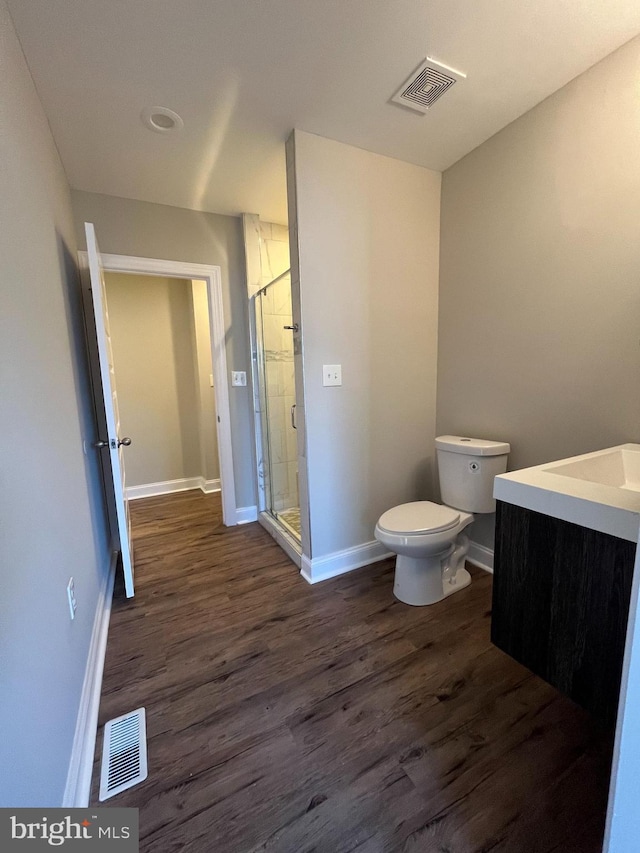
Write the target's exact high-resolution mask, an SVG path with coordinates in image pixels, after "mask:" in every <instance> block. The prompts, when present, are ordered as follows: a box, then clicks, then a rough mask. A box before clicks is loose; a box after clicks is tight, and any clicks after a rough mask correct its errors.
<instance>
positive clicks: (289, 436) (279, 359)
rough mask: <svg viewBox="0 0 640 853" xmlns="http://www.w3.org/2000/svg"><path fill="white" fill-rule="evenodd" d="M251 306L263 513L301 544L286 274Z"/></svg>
mask: <svg viewBox="0 0 640 853" xmlns="http://www.w3.org/2000/svg"><path fill="white" fill-rule="evenodd" d="M255 306H256V338H257V340H256V344H257V354H256V355H257V367H258V381H259V385H260V388H259V395H260V410H261V427H262V429H261V431H262V455H263V459H262V466H261V468H262V471H261V474H262V476H263V485H264V499H265V504H266V507H265V509H266V510H267V511H268V512H270V513H271V515H272V516H273V518H275V519H276V521H277V522H278V523H279V524H280V525H281V527H283V528H284V529H285V530H286V531H287V532H288V533H289V534H290V535H292V536H293V537H294V538H295V539H296V540H298V542H299V541H300V503H299V497H298V447H297V439H296V430H295V406H296V398H295V373H294V362H293V329H292V328H291V327H292V326H293V318H292V313H291V275H290V273H289V271H287V272H285V273H283V275H281V276H279V277H278V278H276V279H274V281H272V282H270V284H268V285H266V287H264V288H262V290H260V291H259V292H258V293H257V294H256V298H255ZM287 327H289V328H287Z"/></svg>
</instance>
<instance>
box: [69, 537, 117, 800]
mask: <svg viewBox="0 0 640 853" xmlns="http://www.w3.org/2000/svg"><path fill="white" fill-rule="evenodd" d="M117 559H118V552H117V551H113V552H112V554H111V562H110V564H109V571H108V572H107V576H106V577H105V579H104V583H103V584H102V589H101V590H100V594H99V596H98V604H97V606H96V615H95V618H94V620H93V631H92V632H91V642H90V644H89V655H88V657H87V666H86V668H85V673H84V683H83V685H82V694H81V696H80V706H79V708H78V716H77V718H76V730H75V734H74V737H73V747H72V749H71V759H70V761H69V770H68V772H67V784H66V785H65V789H64V795H63V799H62V807H63V808H86V807H87V806H88V805H89V797H90V795H91V775H92V773H93V756H94V752H95V748H96V735H97V732H98V711H99V709H100V692H101V690H102V673H103V670H104V658H105V654H106V651H107V634H108V632H109V619H110V617H111V601H112V598H113V583H114V579H115V576H116V562H117Z"/></svg>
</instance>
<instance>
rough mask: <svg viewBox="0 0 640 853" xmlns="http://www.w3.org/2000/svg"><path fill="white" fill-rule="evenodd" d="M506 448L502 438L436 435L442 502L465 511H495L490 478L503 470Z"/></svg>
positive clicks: (504, 467) (508, 449)
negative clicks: (489, 439) (489, 438)
mask: <svg viewBox="0 0 640 853" xmlns="http://www.w3.org/2000/svg"><path fill="white" fill-rule="evenodd" d="M510 450H511V447H510V446H509V445H508V444H507V443H506V442H505V441H485V440H484V439H482V438H464V437H463V436H459V435H441V436H439V437H438V438H436V451H437V454H438V473H439V475H440V493H441V495H442V503H444V504H446V505H447V506H450V507H454V508H455V509H461V510H464V511H465V512H495V509H496V502H495V500H494V499H493V478H494V477H495V476H496V475H497V474H504V472H505V471H506V470H507V457H508V455H509V451H510Z"/></svg>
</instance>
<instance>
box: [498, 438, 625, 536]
mask: <svg viewBox="0 0 640 853" xmlns="http://www.w3.org/2000/svg"><path fill="white" fill-rule="evenodd" d="M615 451H632V452H633V455H634V456H635V455H636V454H638V457H637V458H638V459H640V444H622V445H618V446H617V447H608V448H606V449H604V450H599V451H596V452H595V453H585V454H583V455H581V456H573V457H571V458H570V459H560V460H558V461H557V462H547V463H546V464H544V465H536V466H534V467H533V468H523V469H521V470H520V471H512V472H510V473H508V474H500V475H499V476H497V477H496V478H495V480H494V486H493V496H494V498H496V500H499V501H504V502H505V503H510V504H515V505H516V506H520V507H523V508H524V509H531V510H534V511H535V512H541V513H543V514H544V515H549V516H552V517H553V518H559V519H562V520H563V521H569V522H572V523H573V524H579V525H580V526H581V527H588V528H590V529H591V530H598V531H600V532H601V533H608V534H610V535H611V536H617V537H618V538H620V539H626V540H628V541H629V542H637V541H638V531H639V529H640V491H636V490H635V489H634V488H629V487H622V486H619V485H605V484H604V483H602V482H593V481H590V480H589V479H582V477H583V476H587V475H585V474H581V475H580V476H566V475H564V474H559V473H554V468H556V467H557V468H560V467H566V466H567V464H568V463H577V464H576V465H575V470H576V471H581V470H582V468H581V467H580V466H583V467H584V469H585V470H588V466H589V464H590V463H592V461H596V462H597V463H598V464H599V466H600V467H602V465H603V464H605V463H604V462H603V459H600V458H598V457H603V458H604V457H605V456H606V455H607V454H611V457H610V458H611V459H614V457H615ZM584 463H586V465H584Z"/></svg>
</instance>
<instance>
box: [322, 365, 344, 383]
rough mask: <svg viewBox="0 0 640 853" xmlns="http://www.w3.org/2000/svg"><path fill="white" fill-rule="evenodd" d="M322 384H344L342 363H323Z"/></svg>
mask: <svg viewBox="0 0 640 853" xmlns="http://www.w3.org/2000/svg"><path fill="white" fill-rule="evenodd" d="M322 384H323V385H342V365H341V364H323V365H322Z"/></svg>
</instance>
